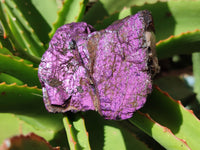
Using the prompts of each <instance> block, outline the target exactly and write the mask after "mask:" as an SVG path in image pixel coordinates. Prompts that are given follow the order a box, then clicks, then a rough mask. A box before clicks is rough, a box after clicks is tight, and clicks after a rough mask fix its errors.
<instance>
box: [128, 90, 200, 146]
mask: <svg viewBox="0 0 200 150" xmlns="http://www.w3.org/2000/svg"><path fill="white" fill-rule="evenodd" d="M141 112H143V113H148V115H149V116H150V117H151V118H152V119H150V117H146V118H144V117H143V116H144V115H143V116H141V114H138V113H137V114H136V115H134V116H133V118H132V119H131V120H130V121H131V122H132V123H133V124H135V125H136V126H138V127H139V128H140V129H142V130H144V131H145V132H146V133H147V134H148V135H150V136H152V137H153V138H154V139H156V140H157V141H158V142H159V143H160V144H161V145H162V146H164V147H165V148H166V149H180V146H184V145H185V146H184V147H185V148H186V149H188V146H189V148H191V149H198V147H199V146H200V143H199V142H198V135H199V134H200V121H199V120H198V119H197V118H196V116H195V115H194V114H193V113H192V112H191V111H189V110H187V109H186V108H184V107H183V106H182V105H181V103H180V102H179V101H175V100H173V99H172V98H171V97H170V96H169V95H168V94H167V93H165V92H163V91H161V90H160V89H155V90H154V91H153V93H152V94H151V96H150V97H149V100H148V101H147V103H146V104H145V107H143V108H142V109H141ZM142 118H144V120H143V119H142ZM152 120H153V121H152ZM143 121H144V122H147V123H148V124H149V125H148V126H147V124H146V125H145V124H143ZM153 122H154V123H153ZM154 125H156V126H157V127H159V126H160V127H159V128H163V129H159V128H157V129H156V128H152V127H153V126H154ZM158 125H159V126H158ZM161 130H162V131H163V133H162V132H161ZM166 133H167V134H166ZM172 133H173V134H172ZM160 134H163V135H162V136H161V135H160ZM164 134H166V135H164ZM170 134H171V136H170ZM172 138H174V140H172ZM170 139H171V140H170ZM175 139H177V140H175ZM180 139H181V140H180ZM166 141H170V142H166ZM181 143H182V144H181ZM184 143H185V144H184ZM186 143H187V144H186ZM187 145H188V146H187ZM173 147H175V148H173Z"/></svg>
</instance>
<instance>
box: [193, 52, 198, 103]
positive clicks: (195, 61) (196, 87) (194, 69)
mask: <svg viewBox="0 0 200 150" xmlns="http://www.w3.org/2000/svg"><path fill="white" fill-rule="evenodd" d="M192 62H193V72H194V78H195V84H194V92H195V93H196V94H197V99H198V101H199V102H200V53H193V54H192Z"/></svg>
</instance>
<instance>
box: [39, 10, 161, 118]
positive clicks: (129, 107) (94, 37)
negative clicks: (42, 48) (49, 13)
mask: <svg viewBox="0 0 200 150" xmlns="http://www.w3.org/2000/svg"><path fill="white" fill-rule="evenodd" d="M157 72H159V66H158V60H157V57H156V53H155V37H154V26H153V20H152V16H151V14H150V12H149V11H146V10H145V11H140V12H138V13H137V14H135V15H133V16H128V17H126V18H124V19H122V20H119V21H116V22H114V23H113V24H112V25H110V26H109V27H108V28H106V29H104V30H101V31H95V30H94V29H93V28H92V27H91V26H90V25H88V24H86V23H84V22H80V23H71V24H67V25H64V26H62V27H60V28H59V29H58V30H57V32H56V33H55V35H54V37H53V38H52V40H51V42H50V44H49V48H48V50H47V51H46V52H45V54H44V55H43V57H42V60H41V63H40V65H39V71H38V74H39V79H40V82H41V84H42V87H43V95H44V103H45V106H46V108H47V110H48V111H50V112H66V111H69V110H71V111H74V112H76V111H86V110H96V111H98V112H99V113H100V114H101V115H102V116H103V117H104V118H105V119H112V120H118V119H122V120H123V119H128V118H130V117H132V115H133V112H135V111H136V110H138V109H140V108H141V107H142V106H143V105H144V103H145V102H146V97H147V95H148V94H149V93H151V90H152V77H153V76H154V75H155V74H156V73H157Z"/></svg>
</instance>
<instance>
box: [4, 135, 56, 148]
mask: <svg viewBox="0 0 200 150" xmlns="http://www.w3.org/2000/svg"><path fill="white" fill-rule="evenodd" d="M0 149H1V150H12V149H29V150H41V149H42V150H60V148H59V147H56V148H53V147H52V146H51V145H50V144H49V143H48V142H47V141H45V139H43V138H42V137H40V136H38V135H36V134H34V133H30V134H28V135H26V136H25V135H18V136H14V137H11V138H10V139H6V140H5V141H4V143H3V144H2V145H1V147H0Z"/></svg>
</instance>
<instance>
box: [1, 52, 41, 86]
mask: <svg viewBox="0 0 200 150" xmlns="http://www.w3.org/2000/svg"><path fill="white" fill-rule="evenodd" d="M0 60H1V61H0V72H3V73H7V74H9V75H12V76H14V77H16V78H18V79H19V80H21V81H23V82H24V83H27V84H28V85H29V86H35V85H37V86H39V87H40V86H41V85H40V82H39V79H38V77H37V69H36V68H33V67H32V65H28V64H26V63H24V60H23V59H21V60H16V59H15V58H13V57H12V56H10V55H3V54H0Z"/></svg>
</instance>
